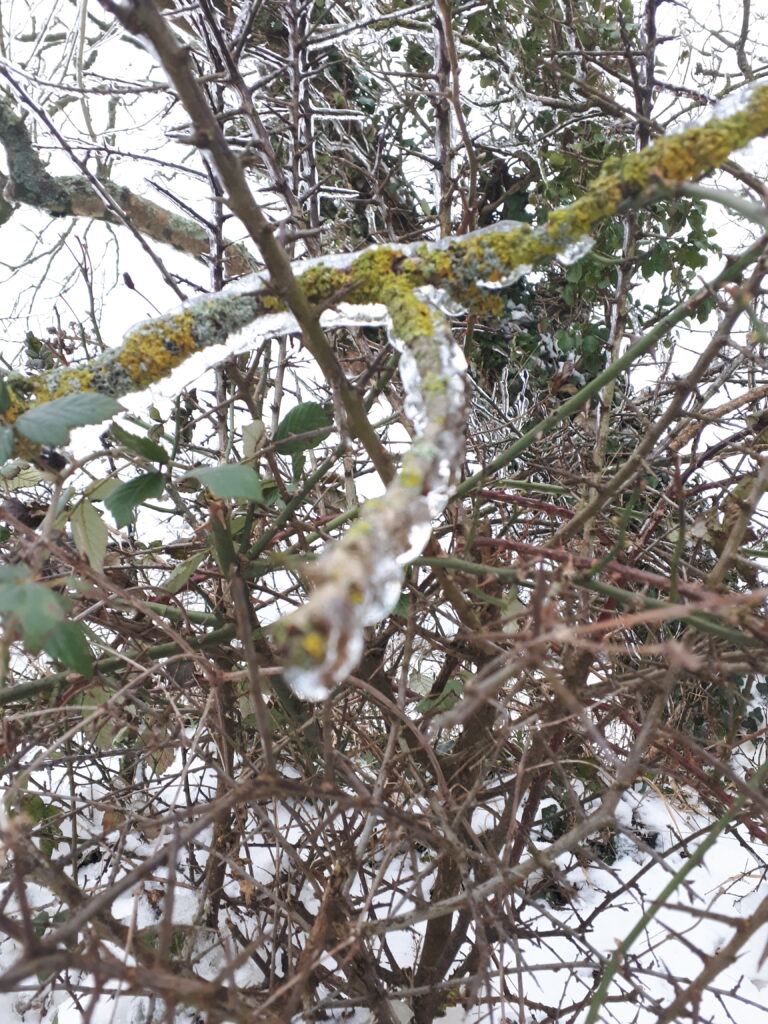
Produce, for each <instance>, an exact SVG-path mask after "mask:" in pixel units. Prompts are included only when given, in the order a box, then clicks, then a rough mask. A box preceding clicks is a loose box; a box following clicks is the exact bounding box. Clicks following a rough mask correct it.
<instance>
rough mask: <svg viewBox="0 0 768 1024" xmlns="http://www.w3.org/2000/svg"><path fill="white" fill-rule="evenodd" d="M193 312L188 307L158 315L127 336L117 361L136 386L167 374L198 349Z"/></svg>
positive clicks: (150, 382)
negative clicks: (171, 313) (155, 318)
mask: <svg viewBox="0 0 768 1024" xmlns="http://www.w3.org/2000/svg"><path fill="white" fill-rule="evenodd" d="M194 322H195V321H194V316H193V315H192V313H191V312H189V311H188V310H184V312H182V313H176V314H173V315H172V316H164V317H160V318H159V319H157V320H152V321H150V322H149V323H146V324H142V325H141V326H140V327H137V328H136V330H134V331H133V332H132V333H131V334H129V335H128V336H127V338H126V339H125V342H124V343H123V347H122V348H121V350H120V353H119V355H118V361H119V362H120V364H121V365H122V366H123V368H124V369H125V371H126V372H127V373H128V375H129V376H130V378H131V380H132V381H133V382H134V383H135V384H136V386H137V387H139V388H144V387H147V385H148V384H152V383H153V382H154V381H157V380H161V379H162V378H163V377H166V376H167V375H168V374H169V373H170V371H171V370H172V369H174V367H176V366H178V365H179V363H182V362H183V361H184V360H185V359H186V358H187V357H188V356H190V355H191V354H192V353H193V352H194V351H196V349H197V342H196V341H195V339H194V337H193V335H192V327H193V325H194Z"/></svg>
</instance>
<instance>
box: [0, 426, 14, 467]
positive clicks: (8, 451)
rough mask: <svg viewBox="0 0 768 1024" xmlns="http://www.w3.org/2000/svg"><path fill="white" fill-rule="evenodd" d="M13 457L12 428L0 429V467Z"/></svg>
mask: <svg viewBox="0 0 768 1024" xmlns="http://www.w3.org/2000/svg"><path fill="white" fill-rule="evenodd" d="M12 455H13V427H0V466H4V465H5V463H6V462H7V461H8V459H10V458H11V456H12Z"/></svg>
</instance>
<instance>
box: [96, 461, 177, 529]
mask: <svg viewBox="0 0 768 1024" xmlns="http://www.w3.org/2000/svg"><path fill="white" fill-rule="evenodd" d="M164 486H165V478H164V477H163V474H162V473H142V475H141V476H137V477H136V478H135V479H134V480H129V481H128V482H127V483H125V484H120V486H119V487H116V488H115V489H114V491H112V493H111V494H110V495H109V497H107V498H105V499H104V504H105V505H106V506H107V508H108V509H109V511H110V512H111V513H112V515H113V516H114V517H115V523H116V524H117V526H128V524H129V523H131V522H133V510H134V509H135V508H136V506H137V505H141V503H142V502H143V501H146V500H147V498H159V497H160V495H161V494H162V493H163V487H164Z"/></svg>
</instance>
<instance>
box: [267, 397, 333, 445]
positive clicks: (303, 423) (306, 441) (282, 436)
mask: <svg viewBox="0 0 768 1024" xmlns="http://www.w3.org/2000/svg"><path fill="white" fill-rule="evenodd" d="M332 427H333V416H332V415H331V411H330V409H328V408H326V406H324V405H320V404H319V403H318V402H301V403H300V404H299V405H296V406H294V407H293V409H291V411H290V412H289V413H288V415H287V416H285V417H284V418H283V419H282V420H281V421H280V423H279V424H278V427H277V430H276V431H275V436H274V438H273V440H274V442H275V451H277V452H279V454H280V455H296V454H298V453H299V452H305V451H307V449H309V448H314V447H315V445H317V444H319V443H320V442H321V441H322V440H324V439H325V438H326V437H328V435H329V434H330V432H331V429H332ZM310 431H322V433H318V434H315V435H314V436H313V437H302V438H297V439H296V440H293V441H291V440H286V438H290V437H291V436H292V435H294V434H307V433H309V432H310Z"/></svg>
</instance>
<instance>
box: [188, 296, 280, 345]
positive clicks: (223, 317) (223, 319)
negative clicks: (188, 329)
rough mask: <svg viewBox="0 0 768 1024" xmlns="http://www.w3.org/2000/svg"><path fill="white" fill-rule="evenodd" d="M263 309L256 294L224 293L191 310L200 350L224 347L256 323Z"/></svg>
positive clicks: (194, 336)
mask: <svg viewBox="0 0 768 1024" xmlns="http://www.w3.org/2000/svg"><path fill="white" fill-rule="evenodd" d="M262 310H263V306H262V303H261V302H260V301H259V300H258V299H257V298H256V297H255V296H253V295H226V294H224V295H219V296H216V298H213V299H205V300H204V301H203V302H198V303H196V304H195V305H194V306H193V307H192V309H191V312H192V314H193V316H194V322H193V324H192V338H193V340H194V342H195V345H196V347H197V348H209V347H210V346H211V345H223V344H224V343H225V342H226V341H227V339H228V338H230V337H231V336H232V335H233V334H236V333H237V332H238V331H240V330H242V329H243V327H247V326H248V325H249V324H252V323H253V322H254V320H256V319H257V317H258V316H259V314H260V313H261V312H262ZM193 351H194V349H193Z"/></svg>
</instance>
